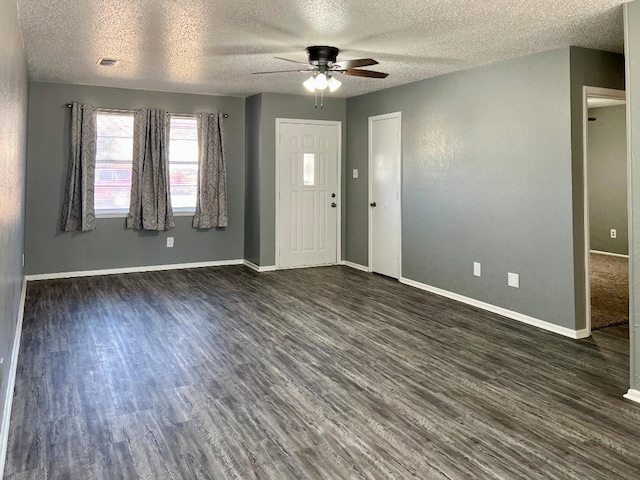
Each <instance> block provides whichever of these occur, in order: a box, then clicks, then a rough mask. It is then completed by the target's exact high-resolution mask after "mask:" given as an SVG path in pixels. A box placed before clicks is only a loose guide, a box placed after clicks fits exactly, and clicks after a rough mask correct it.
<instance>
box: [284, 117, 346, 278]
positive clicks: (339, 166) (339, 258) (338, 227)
mask: <svg viewBox="0 0 640 480" xmlns="http://www.w3.org/2000/svg"><path fill="white" fill-rule="evenodd" d="M284 124H294V125H330V126H331V125H333V126H335V127H336V134H337V137H336V138H337V145H336V150H337V152H336V160H337V166H336V168H337V169H338V172H337V173H338V177H337V183H338V188H337V192H336V196H337V198H336V203H337V204H338V208H337V210H338V211H337V212H336V222H337V225H336V262H335V263H333V264H331V265H338V264H340V262H341V261H342V208H343V205H342V122H341V121H339V120H311V119H300V118H276V158H275V160H276V168H275V170H276V225H275V228H276V251H275V254H276V262H275V263H276V270H280V269H282V267H281V266H280V255H279V253H280V133H281V131H280V129H281V126H282V125H284ZM314 266H316V265H314ZM317 266H320V265H317ZM296 268H305V267H296Z"/></svg>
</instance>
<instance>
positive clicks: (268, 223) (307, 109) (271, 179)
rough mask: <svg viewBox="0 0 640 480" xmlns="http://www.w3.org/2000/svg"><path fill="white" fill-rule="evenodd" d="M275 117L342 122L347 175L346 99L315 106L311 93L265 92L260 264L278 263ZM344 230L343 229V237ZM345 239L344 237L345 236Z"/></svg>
mask: <svg viewBox="0 0 640 480" xmlns="http://www.w3.org/2000/svg"><path fill="white" fill-rule="evenodd" d="M276 118H295V119H309V120H334V121H340V122H342V158H343V163H342V167H343V171H342V177H343V178H344V177H345V171H346V170H345V169H346V165H345V163H346V162H345V161H344V158H345V133H346V123H347V122H346V120H347V105H346V100H345V99H344V98H335V97H325V99H324V108H322V109H321V108H315V107H314V98H313V97H312V96H309V95H285V94H277V93H263V94H262V112H261V117H260V135H261V145H262V147H261V164H260V265H262V266H270V265H275V263H276V254H275V252H276V230H275V228H276V226H275V218H276ZM344 234H345V232H344V231H343V236H344ZM343 238H344V237H343Z"/></svg>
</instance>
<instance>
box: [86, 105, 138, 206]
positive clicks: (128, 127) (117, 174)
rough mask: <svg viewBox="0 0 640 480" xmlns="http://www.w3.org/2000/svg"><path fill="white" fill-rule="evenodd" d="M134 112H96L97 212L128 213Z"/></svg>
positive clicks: (95, 198) (95, 204) (95, 199)
mask: <svg viewBox="0 0 640 480" xmlns="http://www.w3.org/2000/svg"><path fill="white" fill-rule="evenodd" d="M132 158H133V114H122V113H106V112H98V114H97V145H96V178H95V197H94V207H95V210H96V214H98V215H99V214H106V213H127V212H128V211H129V200H130V196H131V163H132Z"/></svg>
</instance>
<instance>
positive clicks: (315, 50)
mask: <svg viewBox="0 0 640 480" xmlns="http://www.w3.org/2000/svg"><path fill="white" fill-rule="evenodd" d="M306 50H307V57H308V58H309V60H308V62H307V63H304V62H299V61H297V60H290V59H288V58H282V57H275V58H277V59H278V60H284V61H286V62H292V63H297V64H300V65H304V67H300V68H298V69H296V70H276V71H273V72H254V74H256V75H262V74H265V73H289V72H303V73H304V72H309V73H311V74H312V76H311V77H310V78H309V79H308V80H307V81H305V82H304V83H303V85H304V86H305V88H306V89H307V90H309V91H310V92H316V93H317V91H320V92H323V91H324V90H325V89H326V88H329V91H330V92H334V91H336V90H337V89H338V88H339V87H340V85H341V84H342V82H340V81H339V80H338V79H336V78H335V77H334V76H333V74H334V73H341V74H343V75H353V76H355V77H367V78H386V77H388V76H389V74H388V73H383V72H374V71H373V70H362V69H360V67H368V66H371V65H377V64H378V62H377V61H376V60H374V59H373V58H359V59H356V60H344V61H342V62H338V61H337V58H338V53H340V50H339V49H338V48H336V47H328V46H311V47H307V49H306Z"/></svg>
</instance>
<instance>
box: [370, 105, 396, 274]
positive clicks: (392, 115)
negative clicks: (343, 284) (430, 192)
mask: <svg viewBox="0 0 640 480" xmlns="http://www.w3.org/2000/svg"><path fill="white" fill-rule="evenodd" d="M390 118H397V119H398V137H399V138H398V140H399V142H398V212H397V214H398V232H397V235H398V280H400V279H401V278H402V112H392V113H385V114H383V115H374V116H371V117H369V119H368V122H369V128H368V139H367V142H368V150H369V153H368V162H369V166H368V169H369V170H368V177H369V187H368V188H369V191H368V195H367V197H368V201H367V209H368V210H369V215H368V218H369V233H368V237H369V243H368V248H369V256H368V261H369V272H373V210H372V207H371V206H369V204H370V203H371V202H372V201H373V199H372V198H371V197H372V190H373V175H372V172H373V156H372V139H371V132H372V130H373V122H375V121H379V120H387V119H390Z"/></svg>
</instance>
